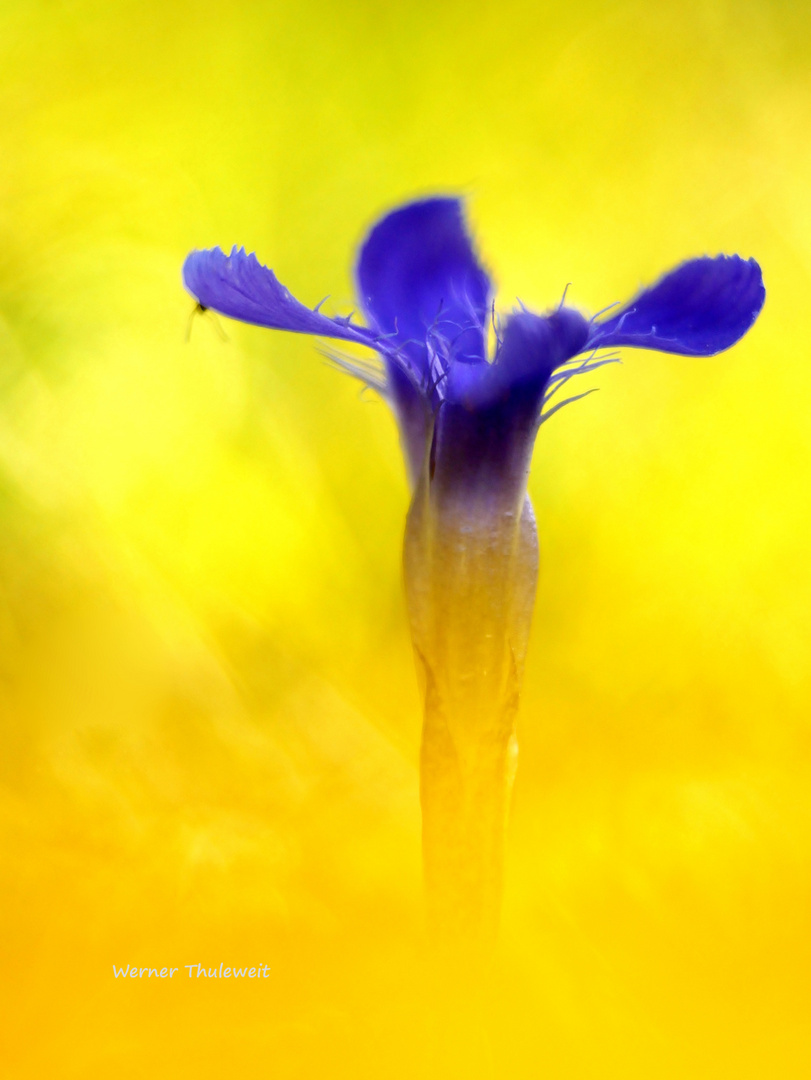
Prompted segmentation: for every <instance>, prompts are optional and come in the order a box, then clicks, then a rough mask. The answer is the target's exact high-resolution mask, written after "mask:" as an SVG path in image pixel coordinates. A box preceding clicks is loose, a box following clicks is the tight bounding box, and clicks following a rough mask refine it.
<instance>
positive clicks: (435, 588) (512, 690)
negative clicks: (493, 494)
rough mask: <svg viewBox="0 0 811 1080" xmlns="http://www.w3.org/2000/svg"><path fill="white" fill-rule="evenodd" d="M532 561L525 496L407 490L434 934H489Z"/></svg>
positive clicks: (497, 890) (498, 884)
mask: <svg viewBox="0 0 811 1080" xmlns="http://www.w3.org/2000/svg"><path fill="white" fill-rule="evenodd" d="M537 560H538V548H537V537H536V532H535V522H534V517H533V514H532V508H531V506H530V503H529V500H528V499H525V500H524V503H523V506H520V505H519V508H518V510H517V511H513V510H511V509H509V508H506V509H505V507H504V506H502V505H498V503H497V502H496V505H493V504H492V503H488V505H486V506H485V505H483V504H482V503H481V502H479V501H477V500H468V501H467V502H465V503H464V504H461V503H459V504H454V505H449V504H447V503H446V504H444V505H438V504H437V501H436V500H435V499H434V498H432V495H431V493H430V490H429V488H428V486H427V485H423V487H422V490H418V492H417V493H416V496H415V499H414V503H413V504H412V508H411V512H410V514H409V519H408V525H407V528H406V541H405V560H404V562H405V576H406V587H407V593H408V601H409V613H410V617H411V627H412V634H413V640H414V648H415V652H416V655H417V659H418V666H419V668H420V674H421V680H422V686H423V693H424V722H423V733H422V748H421V755H420V795H421V804H422V815H423V865H424V871H425V886H426V899H427V914H428V924H429V930H430V933H431V935H432V937H433V938H434V940H435V941H436V942H439V943H447V944H452V943H453V942H454V941H456V942H458V943H460V944H465V945H471V944H474V943H476V944H477V945H479V946H484V947H486V946H487V945H488V943H491V942H493V941H494V940H495V936H496V932H497V928H498V921H499V912H500V907H501V894H502V879H503V862H504V840H505V832H506V826H507V817H508V813H509V804H510V795H511V791H512V785H513V779H514V777H515V770H516V764H517V749H518V744H517V739H516V732H515V721H516V714H517V710H518V700H519V694H520V685H521V678H522V674H523V663H524V655H525V652H526V644H527V638H528V635H529V624H530V620H531V615H532V604H533V600H534V594H535V583H536V578H537Z"/></svg>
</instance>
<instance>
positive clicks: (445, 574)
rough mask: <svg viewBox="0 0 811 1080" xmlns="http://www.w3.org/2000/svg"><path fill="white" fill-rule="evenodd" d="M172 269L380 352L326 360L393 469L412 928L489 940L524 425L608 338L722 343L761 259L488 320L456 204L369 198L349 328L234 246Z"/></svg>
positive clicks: (221, 299) (688, 270)
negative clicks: (417, 703)
mask: <svg viewBox="0 0 811 1080" xmlns="http://www.w3.org/2000/svg"><path fill="white" fill-rule="evenodd" d="M183 281H184V283H185V286H186V288H187V289H188V291H189V292H190V293H191V294H192V296H193V297H194V298H195V299H196V300H197V302H198V304H199V305H200V306H201V307H202V308H205V309H209V308H210V309H212V310H213V311H216V312H219V313H220V314H222V315H226V316H229V317H231V318H234V319H239V320H241V321H243V322H247V323H253V324H255V325H258V326H265V327H270V328H272V329H277V330H291V331H294V332H298V333H304V334H313V335H318V336H321V337H328V338H333V339H338V340H341V341H345V342H352V343H354V344H357V345H362V346H366V347H368V348H369V349H371V350H374V352H375V353H377V356H378V357H379V363H373V362H364V361H361V360H356V359H354V358H351V357H346V356H341V355H337V356H336V357H335V359H336V362H338V363H339V364H340V365H341V366H342V367H344V368H345V369H346V370H348V371H349V372H350V373H352V374H354V375H357V376H358V377H359V378H361V379H363V380H364V381H365V382H367V383H368V384H370V385H372V386H374V387H375V388H376V389H378V390H379V391H380V392H381V393H382V394H383V395H384V396H385V398H386V399H387V400H388V401H389V403H390V405H391V407H392V409H393V411H394V414H395V417H396V419H397V423H398V426H399V429H400V435H401V440H402V445H403V449H404V453H405V458H406V467H407V471H408V475H409V479H410V483H411V492H412V497H411V506H410V509H409V513H408V518H407V522H406V531H405V542H404V573H405V583H406V594H407V600H408V609H409V619H410V624H411V633H412V640H413V644H414V651H415V655H416V658H417V666H418V669H419V674H420V680H421V687H422V694H423V706H424V721H423V735H422V746H421V757H420V795H421V804H422V814H423V864H424V871H425V879H426V890H427V899H428V916H429V925H430V927H431V929H432V931H433V933H434V934H435V935H436V936H437V937H438V938H440V939H443V940H447V939H456V940H461V941H466V942H468V941H473V940H478V941H486V940H492V938H493V936H494V934H495V930H496V927H497V923H498V912H499V904H500V896H501V879H502V862H503V844H504V831H505V826H506V819H507V812H508V807H509V799H510V792H511V789H512V783H513V778H514V775H515V766H516V760H517V757H516V755H517V742H516V733H515V721H516V712H517V707H518V700H519V693H520V687H521V682H522V674H523V666H524V657H525V654H526V647H527V641H528V637H529V628H530V622H531V616H532V609H533V603H534V597H535V587H536V580H537V573H538V541H537V533H536V528H535V519H534V516H533V511H532V506H531V504H530V501H529V498H528V496H527V478H528V473H529V466H530V458H531V456H532V450H533V446H534V442H535V438H536V435H537V433H538V429H539V427H540V425H541V424H542V423H543V422H544V420H546V419H547V418H548V417H549V416H551V414H552V413H553V412H555V411H557V409H558V408H560V407H561V406H562V405H564V404H567V403H568V402H569V401H572V400H575V399H576V398H577V397H581V396H584V395H583V394H577V395H574V396H573V397H561V391H563V388H564V387H565V386H566V384H567V383H569V381H570V380H571V379H573V378H575V377H576V376H580V375H583V374H587V373H589V372H592V371H594V370H595V369H596V368H598V367H600V366H602V365H603V364H606V363H611V362H613V361H614V360H615V359H616V354H615V353H614V352H613V351H611V350H616V349H618V348H619V347H622V346H631V347H636V348H643V349H653V350H659V351H661V352H669V353H678V354H681V355H684V356H696V357H706V356H712V355H714V354H716V353H719V352H722V351H723V350H724V349H728V348H729V347H730V346H731V345H734V344H735V342H737V341H738V340H739V339H740V338H741V337H742V336H743V335H744V334H745V333H746V332H747V330H749V328H750V327H751V326H752V324H753V323H754V322H755V320H756V318H757V316H758V314H759V313H760V310H761V308H762V306H763V302H764V299H765V290H764V287H763V279H762V275H761V271H760V267H759V266H758V264H757V263H756V262H755V260H754V259H743V258H741V257H740V256H738V255H719V256H715V257H709V256H704V257H701V258H697V259H692V260H690V261H688V262H685V263H682V264H681V265H680V266H678V267H677V268H676V269H674V270H672V271H671V272H670V273H668V274H666V275H665V276H664V277H663V278H661V279H660V280H659V281H658V282H657V283H656V284H655V285H653V286H652V287H651V288H648V289H643V290H642V291H641V292H639V293H638V294H637V295H636V296H635V297H634V298H633V299H632V300H631V301H630V302H629V303H627V304H625V305H623V306H621V307H619V310H613V308H612V309H607V311H606V312H605V313H601V315H603V317H600V316H599V315H598V316H596V317H593V318H587V317H586V316H585V315H583V314H581V313H580V312H579V311H577V310H576V309H575V308H572V307H568V306H566V305H565V302H561V303H560V304H559V305H558V306H557V307H556V308H554V309H553V310H551V311H549V312H547V313H546V314H543V315H538V314H535V313H533V312H531V311H529V310H527V309H526V308H524V307H523V305H521V306H520V307H519V309H517V310H515V311H513V312H512V313H511V314H510V315H508V316H507V317H506V318H505V319H503V320H500V319H498V318H497V317H496V314H495V309H494V304H493V287H492V282H491V280H490V278H489V276H488V274H487V273H486V271H485V270H484V269H483V267H482V266H481V264H480V262H479V260H478V258H477V255H476V252H475V250H474V248H473V244H472V242H471V238H470V236H469V234H468V231H467V228H466V224H465V219H464V213H463V206H462V203H461V202H460V200H459V199H457V198H449V197H442V198H430V199H424V200H420V201H417V202H412V203H409V204H407V205H405V206H402V207H400V208H398V209H396V210H394V211H392V212H391V213H389V214H387V215H386V216H385V217H383V218H382V219H381V220H380V221H379V222H378V223H377V224H376V225H375V226H374V227H373V228H372V230H371V231H370V233H369V235H368V236H367V238H366V240H365V241H364V243H363V245H362V246H361V249H360V253H359V256H358V261H357V266H356V282H357V293H358V300H359V304H360V308H361V311H362V312H363V315H364V317H365V322H366V325H365V326H363V325H359V324H358V323H356V322H354V321H353V319H352V316H348V317H329V316H328V315H326V314H324V313H323V312H322V311H321V310H320V308H321V305H320V304H319V305H318V306H317V307H316V308H315V309H310V308H308V307H306V306H305V305H304V304H301V303H299V301H298V300H296V299H295V298H294V297H293V296H292V295H291V294H290V292H289V291H288V290H287V289H286V288H285V287H284V286H283V285H281V284H280V282H279V281H278V280H277V278H276V276H275V275H274V273H273V272H272V271H271V270H269V269H268V268H267V267H265V266H263V265H262V264H261V263H260V262H259V261H258V260H257V258H256V256H255V255H253V254H250V255H249V254H247V253H246V252H245V250H244V249H243V248H236V247H234V248H233V249H232V251H231V253H230V255H226V254H225V253H224V252H223V251H222V250H221V249H220V248H213V249H211V250H207V251H194V252H192V253H191V254H190V255H189V256H188V257H187V259H186V261H185V263H184V266H183ZM608 312H610V313H608ZM491 328H492V334H491V332H490V331H491ZM491 338H492V340H493V341H494V347H493V349H492V356H488V341H489V340H490V339H491ZM604 350H609V351H608V352H605V351H604ZM587 392H588V391H587Z"/></svg>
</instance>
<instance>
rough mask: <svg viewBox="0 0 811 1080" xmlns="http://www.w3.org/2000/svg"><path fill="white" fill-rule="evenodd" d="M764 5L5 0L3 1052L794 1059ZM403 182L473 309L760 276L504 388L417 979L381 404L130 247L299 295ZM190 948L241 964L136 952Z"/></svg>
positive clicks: (635, 1073) (803, 831)
mask: <svg viewBox="0 0 811 1080" xmlns="http://www.w3.org/2000/svg"><path fill="white" fill-rule="evenodd" d="M810 24H811V16H810V15H809V11H808V7H807V5H806V4H805V3H803V2H801V0H736V2H734V3H733V2H732V0H675V2H665V3H661V4H650V3H649V2H647V0H629V2H618V3H611V2H607V0H582V2H581V3H578V4H552V3H547V2H546V0H542V2H536V0H500V2H499V3H489V2H483V0H468V2H467V3H461V2H447V0H437V2H431V3H428V2H426V0H411V2H400V0H394V2H391V3H388V4H386V5H381V4H380V3H376V2H375V3H373V2H371V0H350V2H347V3H342V2H335V0H297V3H295V4H289V3H287V4H283V3H281V2H279V0H274V2H263V3H260V2H253V3H251V2H248V0H236V2H232V3H230V4H227V5H226V4H220V3H211V2H208V0H195V2H193V3H192V2H185V0H160V2H156V0H138V2H134V0H62V2H59V0H2V4H0V56H1V62H0V120H1V121H2V122H1V123H0V712H1V713H2V757H1V759H0V770H1V776H2V789H1V793H0V810H1V811H2V853H3V861H2V871H0V875H1V876H2V881H0V886H1V888H0V896H2V899H1V900H0V905H2V912H3V914H2V1002H1V1003H0V1007H1V1010H2V1015H3V1024H2V1032H0V1045H1V1046H2V1049H1V1050H0V1054H2V1072H3V1076H6V1077H9V1078H14V1080H23V1078H28V1077H41V1076H46V1075H53V1076H59V1077H71V1078H73V1077H75V1078H95V1077H102V1076H108V1075H110V1074H111V1073H113V1074H115V1075H117V1076H121V1077H142V1076H144V1075H149V1076H152V1077H155V1078H158V1077H186V1076H190V1077H191V1076H194V1077H214V1076H222V1075H236V1076H241V1075H251V1076H262V1077H264V1076H267V1077H274V1078H280V1080H287V1078H293V1077H295V1078H307V1080H309V1078H311V1077H321V1076H324V1077H327V1076H328V1077H344V1076H347V1077H349V1076H351V1077H367V1076H368V1077H373V1076H374V1077H401V1076H402V1077H407V1076H408V1077H411V1076H415V1075H423V1076H430V1077H433V1076H436V1077H453V1076H460V1077H471V1078H478V1077H493V1078H496V1077H497V1078H505V1077H520V1078H524V1077H527V1078H529V1077H533V1078H534V1077H539V1076H548V1077H550V1078H551V1080H559V1078H560V1080H569V1078H571V1080H575V1078H576V1080H580V1078H589V1080H591V1078H594V1080H597V1078H600V1080H603V1078H608V1077H623V1078H636V1077H640V1078H641V1077H646V1078H647V1077H651V1076H655V1077H657V1078H658V1077H661V1078H682V1077H690V1078H708V1080H709V1078H712V1080H717V1078H725V1077H732V1076H734V1077H736V1078H748V1077H753V1078H754V1077H764V1076H775V1077H778V1076H779V1077H781V1078H787V1080H793V1078H795V1077H805V1076H807V1075H808V1073H809V1069H811V1048H810V1047H809V1038H808V1030H809V1028H808V1025H809V1004H811V987H810V986H809V981H810V980H811V974H809V972H811V934H810V930H811V927H809V920H810V919H811V786H810V785H809V780H811V722H810V721H809V706H811V665H809V645H810V644H811V561H810V560H809V554H808V552H809V537H810V536H811V513H810V510H811V506H810V505H809V474H810V473H811V427H810V426H809V419H808V416H809V407H810V406H811V372H809V361H808V355H807V354H808V344H807V342H808V332H809V331H808V310H809V309H808V296H809V290H810V289H811V142H809V139H808V132H809V130H811V25H810ZM431 192H462V193H463V194H465V195H466V196H467V197H468V198H469V211H470V217H471V221H472V224H473V227H474V229H475V233H476V236H477V239H478V243H479V246H480V249H481V250H482V252H483V256H484V258H485V260H486V262H487V265H488V266H489V267H490V268H491V270H492V272H493V274H494V276H495V278H496V280H497V282H498V285H499V305H500V306H501V307H502V308H503V309H507V308H509V307H510V306H511V304H512V303H513V302H514V298H515V297H516V296H520V297H521V299H522V300H523V301H524V302H525V303H527V304H528V305H529V306H534V307H536V308H537V309H541V310H542V309H544V308H546V307H547V306H549V305H551V304H553V303H555V302H556V301H557V300H558V299H559V297H560V295H561V294H562V292H563V289H564V286H565V285H566V283H567V282H572V285H571V288H570V292H569V298H570V300H571V301H572V302H574V303H575V304H577V305H579V306H581V307H582V308H583V309H585V310H587V311H590V312H594V311H596V310H597V309H599V308H602V307H604V306H605V305H607V304H609V303H611V302H612V301H614V300H622V299H625V298H627V297H628V296H629V295H630V294H631V293H632V292H633V291H634V290H635V289H636V288H637V287H638V286H639V285H640V284H641V283H645V282H650V281H651V280H653V279H654V278H655V277H656V276H657V275H658V274H659V273H660V272H662V271H663V270H665V269H667V268H669V267H671V266H672V265H674V264H676V263H677V262H679V261H681V260H682V259H683V258H685V257H688V256H691V255H697V254H702V253H704V252H710V253H715V252H719V251H726V252H732V251H737V252H740V253H742V254H744V255H755V256H756V257H757V258H758V259H759V260H760V262H761V264H762V266H763V268H764V274H765V278H766V283H767V288H768V300H767V305H766V308H765V310H764V313H763V315H762V318H761V319H760V321H759V323H758V324H757V326H756V327H755V329H754V330H753V331H752V332H751V334H750V335H749V336H748V337H747V338H746V339H745V340H744V341H743V342H742V343H741V345H740V346H738V347H737V348H735V349H734V350H733V351H732V352H730V353H729V354H726V355H724V356H721V357H719V358H716V359H712V360H690V359H684V358H668V357H664V356H661V355H655V354H651V353H642V352H639V353H634V352H630V351H628V352H627V353H626V358H625V364H624V366H622V367H615V368H609V369H607V370H606V371H605V372H604V373H603V372H601V373H600V377H599V379H597V380H595V384H596V385H599V386H600V388H601V392H600V393H599V394H595V395H593V396H591V397H589V398H588V399H587V400H586V401H583V402H580V403H578V404H577V405H575V406H573V407H571V408H570V409H567V410H564V411H563V412H562V413H561V414H559V415H558V416H557V417H556V418H555V420H554V421H553V422H552V423H550V424H549V425H548V426H545V427H544V429H543V432H542V434H541V437H540V439H539V443H538V447H537V452H536V455H535V461H534V465H533V476H532V483H531V493H532V496H533V499H534V502H535V505H536V509H537V513H538V517H539V523H540V530H541V538H542V553H543V554H542V557H543V567H542V580H541V586H540V592H539V597H538V604H537V610H536V622H535V629H534V636H533V641H532V647H531V653H530V657H529V663H528V673H527V682H526V691H525V695H524V703H523V711H522V715H521V741H522V756H521V766H520V772H519V777H518V783H517V789H516V799H515V806H514V814H513V819H512V824H511V833H510V851H509V867H508V880H507V895H506V902H505V912H504V921H503V933H502V941H501V947H500V953H499V957H498V961H497V963H496V965H495V967H494V969H493V971H492V972H491V974H490V976H489V978H488V982H487V986H486V987H485V989H484V990H482V991H481V993H480V994H479V995H478V996H475V995H474V996H473V997H471V998H470V1000H467V1001H466V1002H464V1003H463V1004H462V1005H460V1007H459V1008H458V1009H457V1008H455V1007H454V1006H453V1004H452V1003H449V998H450V999H452V998H453V997H454V994H455V993H456V991H453V992H450V993H449V992H448V987H447V985H446V984H444V983H442V981H441V980H439V979H438V977H437V976H436V972H435V971H434V970H433V969H432V967H431V964H430V962H429V961H428V960H427V959H426V956H425V949H424V946H423V940H422V923H421V918H422V916H421V906H420V905H421V895H420V870H419V807H418V791H417V772H416V761H417V752H418V741H419V702H418V697H417V691H416V685H415V679H414V673H413V669H412V659H411V655H410V646H409V640H408V635H407V630H406V625H405V615H404V605H403V599H402V594H401V580H400V564H399V560H400V543H401V534H402V528H403V521H404V515H405V511H406V508H407V502H408V492H407V487H406V482H405V477H404V472H403V467H402V462H401V458H400V452H399V448H398V443H397V436H396V432H395V430H394V425H393V422H392V420H391V417H390V416H389V414H388V412H387V409H386V406H385V405H384V404H383V403H382V402H380V401H379V400H377V399H375V397H374V395H373V394H369V393H364V394H361V393H360V391H359V387H358V385H357V384H356V383H353V382H352V381H351V380H349V379H347V378H346V377H344V376H342V375H341V374H339V373H337V372H336V371H334V370H333V369H331V368H330V366H329V365H328V364H327V363H325V361H324V359H323V357H322V356H321V355H320V354H319V352H318V349H317V343H315V342H313V341H312V340H310V339H307V338H301V337H297V336H293V335H283V334H273V333H270V332H267V331H261V330H258V329H255V328H250V327H243V326H238V325H235V324H232V323H227V321H225V320H221V321H220V322H219V324H217V323H216V322H215V321H214V320H212V319H210V318H208V317H197V318H196V319H194V320H193V321H192V322H191V323H190V314H191V310H192V307H193V304H192V301H191V300H190V298H189V297H188V296H187V295H186V294H185V293H184V292H183V290H182V288H181V285H180V274H179V271H180V265H181V262H182V259H183V257H184V255H185V253H186V252H187V251H188V250H189V249H191V248H193V247H204V246H209V245H213V244H217V243H219V244H222V245H223V246H227V245H230V244H231V243H233V242H237V243H244V244H245V245H246V246H247V247H248V248H249V250H250V249H255V250H256V251H257V252H258V254H259V256H260V258H261V259H263V261H266V262H268V263H270V264H271V265H272V266H273V267H274V268H275V269H276V271H277V273H278V274H279V276H280V278H281V280H282V281H283V282H284V283H285V284H287V285H288V286H289V287H290V288H291V289H292V290H293V292H294V293H295V294H296V295H297V296H299V297H300V298H301V299H302V300H304V301H305V302H308V303H310V304H315V303H316V302H317V301H318V300H320V299H321V298H322V297H323V296H324V295H325V294H327V293H329V294H331V299H330V300H329V301H328V308H327V310H331V311H333V312H339V313H346V312H347V311H348V310H350V308H351V306H352V277H351V268H352V261H353V253H354V251H355V249H356V246H357V244H358V242H359V240H360V238H361V237H362V235H363V233H364V230H365V229H366V228H367V227H368V225H369V224H370V223H371V222H372V221H373V220H374V218H375V217H376V216H377V215H379V214H380V213H382V212H383V211H385V210H386V209H388V208H390V207H391V206H393V205H395V204H396V203H398V202H399V201H402V200H405V199H407V198H409V197H413V196H415V195H420V194H425V193H431ZM223 332H224V334H225V335H227V338H224V337H223ZM187 338H188V340H187ZM221 961H223V962H224V963H225V964H226V965H228V964H230V963H234V964H255V963H266V964H269V965H270V966H271V972H270V977H269V978H268V979H267V980H264V981H262V982H260V983H256V982H255V981H254V982H251V983H247V982H246V983H245V984H244V985H242V984H240V985H235V984H233V982H230V983H229V982H219V981H217V982H215V981H213V980H212V981H208V980H202V979H200V980H196V979H193V980H189V979H188V977H187V972H186V971H185V970H184V969H183V967H182V965H185V964H189V963H197V962H202V963H203V964H205V965H207V966H215V965H219V963H220V962H221ZM113 964H117V965H121V966H124V965H127V964H133V965H147V966H158V967H162V966H165V965H173V966H180V968H181V970H180V972H179V974H178V975H176V976H175V977H174V979H173V980H172V981H171V983H170V982H169V981H168V980H166V981H163V982H158V983H156V981H155V979H154V978H153V979H152V980H149V981H148V980H147V979H146V978H144V979H141V980H136V981H134V982H133V981H128V982H126V983H125V982H123V981H122V980H120V979H119V980H116V979H114V977H113V973H112V970H111V968H112V966H113ZM459 993H460V995H461V991H460V992H459ZM461 996H463V995H461Z"/></svg>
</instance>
